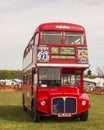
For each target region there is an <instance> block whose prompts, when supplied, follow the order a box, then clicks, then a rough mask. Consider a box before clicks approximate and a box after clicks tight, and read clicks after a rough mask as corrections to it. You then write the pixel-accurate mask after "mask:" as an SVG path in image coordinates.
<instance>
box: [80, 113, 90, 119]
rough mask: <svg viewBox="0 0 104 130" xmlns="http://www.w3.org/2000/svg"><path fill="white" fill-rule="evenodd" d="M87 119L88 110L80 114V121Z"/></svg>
mask: <svg viewBox="0 0 104 130" xmlns="http://www.w3.org/2000/svg"><path fill="white" fill-rule="evenodd" d="M87 119H88V111H86V112H83V113H81V114H80V120H81V121H87Z"/></svg>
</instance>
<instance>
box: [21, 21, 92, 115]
mask: <svg viewBox="0 0 104 130" xmlns="http://www.w3.org/2000/svg"><path fill="white" fill-rule="evenodd" d="M42 31H45V32H48V31H50V32H52V31H54V32H55V31H58V32H61V36H62V40H61V43H60V44H56V43H52V44H44V43H43V41H42V36H41V33H42ZM66 32H72V33H73V34H74V33H83V36H84V40H83V44H80V45H78V44H65V41H64V39H65V38H64V36H65V33H66ZM37 34H38V35H37ZM37 36H38V42H36V41H37V39H36V38H37ZM78 36H79V35H78ZM42 49H44V51H46V53H47V55H48V57H49V58H48V60H47V61H46V62H45V61H44V62H43V61H42V60H40V59H37V55H38V54H39V53H38V52H41V51H42ZM55 49H56V50H55ZM83 50H84V51H83ZM82 52H83V53H84V52H87V43H86V35H85V30H84V28H83V27H82V26H80V25H76V24H70V23H59V22H57V23H45V24H41V25H40V26H39V27H38V28H37V29H36V31H35V33H34V35H33V37H32V39H31V40H30V42H29V44H28V46H27V47H26V49H25V51H24V56H23V59H24V61H23V63H24V65H23V66H24V67H23V103H24V106H25V107H27V108H28V109H29V110H31V111H32V105H33V104H35V107H36V110H37V111H38V112H40V113H41V114H44V115H45V114H46V115H56V116H58V117H71V116H74V115H80V114H82V113H84V112H86V111H88V110H89V108H90V102H89V98H88V96H87V95H86V94H85V93H84V92H83V72H84V70H85V69H87V68H88V67H89V64H88V61H87V60H88V59H87V58H88V57H87V58H86V57H84V58H85V60H86V61H81V60H82V59H80V56H79V55H80V53H82ZM30 54H31V56H30ZM86 54H87V53H86ZM29 58H30V59H29ZM38 58H39V57H38ZM50 67H51V68H55V67H57V68H60V81H61V80H62V78H63V80H64V77H62V76H63V75H64V76H65V75H69V74H72V75H78V74H79V75H80V84H78V85H75V86H73V85H72V86H71V85H70V86H66V85H62V81H61V84H60V85H59V86H58V87H54V86H51V87H48V86H47V85H46V84H45V85H43V86H42V87H41V85H40V84H39V78H40V77H39V69H41V68H47V69H48V68H50ZM43 77H44V76H43ZM67 77H68V76H67Z"/></svg>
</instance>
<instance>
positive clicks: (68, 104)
mask: <svg viewBox="0 0 104 130" xmlns="http://www.w3.org/2000/svg"><path fill="white" fill-rule="evenodd" d="M52 109H53V114H57V113H76V98H68V97H67V98H66V97H61V98H54V99H53V103H52Z"/></svg>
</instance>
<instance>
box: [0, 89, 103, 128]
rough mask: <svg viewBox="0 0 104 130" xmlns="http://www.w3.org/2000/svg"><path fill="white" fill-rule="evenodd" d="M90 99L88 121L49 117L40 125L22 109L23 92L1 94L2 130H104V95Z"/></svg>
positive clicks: (0, 116)
mask: <svg viewBox="0 0 104 130" xmlns="http://www.w3.org/2000/svg"><path fill="white" fill-rule="evenodd" d="M89 98H90V101H91V109H90V111H89V119H88V121H85V122H82V121H79V120H76V119H74V120H72V119H68V118H65V119H64V118H61V119H59V118H50V117H48V118H43V119H42V121H41V122H40V123H33V122H32V119H31V116H30V115H29V114H28V113H27V112H25V111H24V110H23V108H22V100H21V99H22V96H21V92H19V91H16V92H0V130H36V129H37V130H55V129H57V130H103V129H104V103H103V102H104V95H89Z"/></svg>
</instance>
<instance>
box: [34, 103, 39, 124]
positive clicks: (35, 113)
mask: <svg viewBox="0 0 104 130" xmlns="http://www.w3.org/2000/svg"><path fill="white" fill-rule="evenodd" d="M32 120H33V122H40V113H39V112H38V111H37V110H36V106H35V105H33V106H32Z"/></svg>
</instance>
